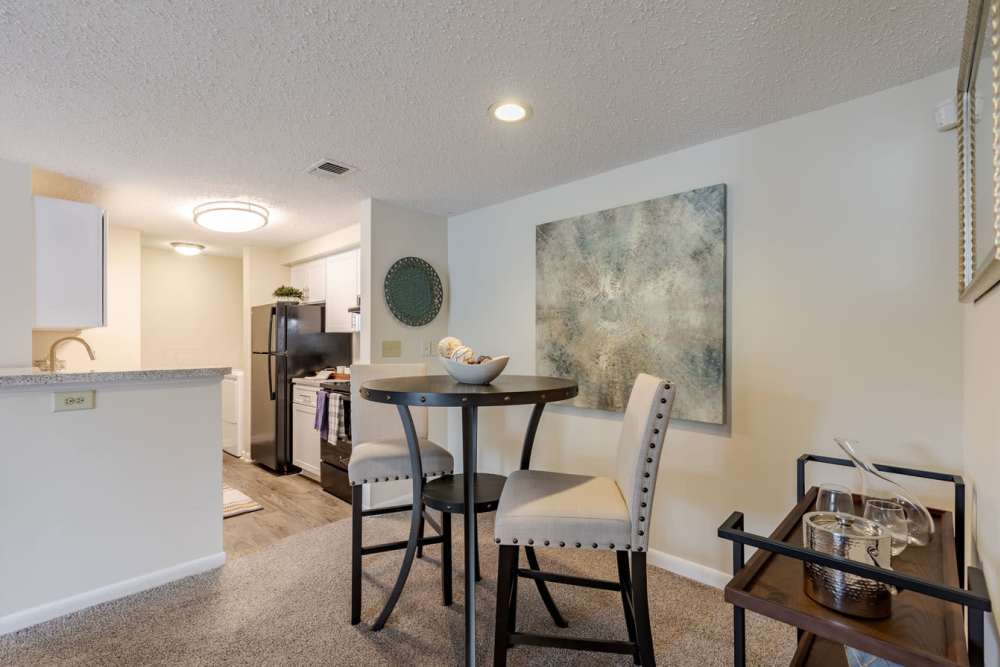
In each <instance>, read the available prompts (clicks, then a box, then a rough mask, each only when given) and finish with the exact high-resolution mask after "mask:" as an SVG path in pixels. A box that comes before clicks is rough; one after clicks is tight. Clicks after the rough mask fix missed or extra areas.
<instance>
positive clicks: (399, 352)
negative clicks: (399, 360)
mask: <svg viewBox="0 0 1000 667" xmlns="http://www.w3.org/2000/svg"><path fill="white" fill-rule="evenodd" d="M382 356H383V357H386V358H389V357H401V356H403V343H402V341H398V340H384V341H382Z"/></svg>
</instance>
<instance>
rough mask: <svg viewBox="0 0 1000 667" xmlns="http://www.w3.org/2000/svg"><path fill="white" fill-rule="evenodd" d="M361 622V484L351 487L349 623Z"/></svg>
mask: <svg viewBox="0 0 1000 667" xmlns="http://www.w3.org/2000/svg"><path fill="white" fill-rule="evenodd" d="M360 622H361V485H360V484H357V485H355V486H353V487H351V625H357V624H358V623H360Z"/></svg>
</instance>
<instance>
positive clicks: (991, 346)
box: [962, 288, 1000, 600]
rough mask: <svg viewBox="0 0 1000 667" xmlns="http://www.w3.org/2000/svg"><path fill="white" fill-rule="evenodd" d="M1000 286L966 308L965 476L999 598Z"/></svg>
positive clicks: (979, 546) (977, 539)
mask: <svg viewBox="0 0 1000 667" xmlns="http://www.w3.org/2000/svg"><path fill="white" fill-rule="evenodd" d="M998 290H1000V288H997V289H994V291H993V292H991V293H990V294H987V295H986V296H985V297H984V298H983V299H982V300H981V301H980V302H979V303H976V304H972V305H969V306H964V307H963V313H962V314H963V318H962V325H963V326H962V333H963V346H962V354H963V359H962V367H963V371H964V373H963V392H964V394H963V402H962V403H963V414H962V416H963V426H964V434H963V435H964V441H965V481H966V484H967V485H968V486H969V487H970V488H971V492H972V516H971V520H970V521H971V527H972V530H971V537H972V542H973V547H974V550H975V552H978V556H979V559H980V561H981V563H982V567H983V572H984V573H985V574H986V582H987V584H988V585H989V588H990V592H991V595H992V597H993V599H994V600H1000V519H998V517H1000V291H998Z"/></svg>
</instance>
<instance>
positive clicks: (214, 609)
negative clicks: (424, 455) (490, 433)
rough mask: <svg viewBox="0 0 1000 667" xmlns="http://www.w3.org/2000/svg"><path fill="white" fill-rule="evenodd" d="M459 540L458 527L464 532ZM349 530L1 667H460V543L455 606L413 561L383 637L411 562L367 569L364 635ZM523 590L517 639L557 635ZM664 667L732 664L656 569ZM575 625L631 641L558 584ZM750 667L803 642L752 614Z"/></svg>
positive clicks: (547, 653)
mask: <svg viewBox="0 0 1000 667" xmlns="http://www.w3.org/2000/svg"><path fill="white" fill-rule="evenodd" d="M455 524H456V525H455V528H456V536H461V535H462V532H461V527H462V522H461V520H457V521H456V522H455ZM365 530H366V533H367V535H366V543H372V542H375V541H388V540H390V539H400V538H402V537H404V536H405V533H406V523H405V521H404V519H403V517H400V516H396V517H375V518H370V519H365ZM480 535H481V536H482V541H483V545H482V566H483V574H484V580H483V581H482V582H481V583H480V584H479V595H478V596H477V603H476V611H477V618H478V626H477V629H478V637H479V650H478V658H479V662H480V663H481V664H483V665H488V664H492V652H493V637H492V628H493V613H494V605H495V597H494V593H495V581H496V548H495V546H494V545H493V543H492V540H491V539H490V538H491V536H492V523H491V521H490V517H483V518H482V520H481V524H480ZM349 548H350V521H349V520H344V521H339V522H337V523H333V524H329V525H327V526H323V527H321V528H316V529H313V530H309V531H306V532H303V533H299V534H297V535H294V536H292V537H289V538H287V539H285V540H282V541H281V542H279V543H277V544H274V545H272V546H269V547H266V548H264V549H261V550H259V551H257V552H255V553H253V554H250V555H248V556H244V557H242V558H238V559H234V560H232V561H230V562H229V563H228V564H227V565H226V566H225V567H224V568H222V569H220V570H218V571H216V572H213V573H209V574H205V575H199V576H197V577H191V578H188V579H185V580H183V581H179V582H175V583H173V584H168V585H166V586H162V587H160V588H157V589H154V590H151V591H147V592H145V593H140V594H138V595H134V596H132V597H129V598H126V599H123V600H118V601H115V602H110V603H107V604H104V605H100V606H98V607H94V608H92V609H88V610H85V611H82V612H78V613H76V614H73V615H70V616H67V617H64V618H61V619H57V620H55V621H50V622H49V623H45V624H43V625H39V626H36V627H34V628H29V629H27V630H23V631H21V632H18V633H15V634H12V635H8V636H6V637H3V638H0V664H2V665H458V664H461V661H462V655H463V654H462V641H463V611H464V608H463V583H462V582H463V580H462V571H463V570H462V567H461V562H460V561H461V554H462V544H461V537H456V541H455V549H454V553H455V580H454V590H455V604H454V605H452V606H451V607H442V606H441V603H440V600H441V598H440V595H441V589H440V580H441V577H440V570H439V567H438V558H439V554H440V548H439V547H428V548H427V550H426V554H425V558H424V560H423V561H419V560H418V561H416V563H415V565H414V567H413V570H412V572H411V575H410V579H409V581H408V582H407V585H406V589H405V590H404V591H403V596H402V598H401V599H400V603H399V605H398V606H397V607H396V611H395V612H394V613H393V615H392V617H391V618H390V619H389V623H388V625H387V626H386V628H385V629H384V630H383V631H381V632H378V633H373V632H371V631H370V630H369V626H368V624H369V623H371V622H372V621H374V619H375V616H376V615H377V614H378V611H379V609H380V608H381V604H382V602H383V600H384V599H385V595H387V593H388V591H389V589H390V588H391V586H392V582H393V581H394V578H395V575H396V573H397V572H398V569H399V563H400V560H401V558H402V552H395V553H388V554H379V555H375V556H368V557H366V558H365V567H366V580H365V585H364V598H363V608H362V618H363V621H362V623H361V625H359V626H353V627H352V626H351V625H350V623H349V599H350V557H349V555H350V551H349ZM539 558H540V559H541V561H542V567H543V568H547V569H561V570H563V571H565V572H568V573H571V574H576V575H581V576H598V577H603V578H614V577H615V560H614V556H613V554H611V553H610V552H592V551H581V552H576V551H561V550H545V549H540V550H539ZM529 583H530V582H527V581H525V580H522V585H521V586H520V591H519V592H520V595H519V603H518V604H519V614H518V615H519V628H521V629H525V630H528V629H530V630H533V631H536V632H546V633H549V632H554V631H558V630H557V629H556V628H554V626H553V625H552V624H551V621H550V620H549V617H548V615H547V614H546V612H545V608H544V607H543V606H542V605H541V602H540V601H539V598H538V594H537V592H536V591H535V590H534V587H533V586H530V585H529ZM649 587H650V588H649V597H650V605H651V607H652V619H653V635H654V639H655V641H656V656H657V660H658V663H659V664H661V665H699V666H702V665H731V664H732V648H731V641H732V613H731V608H730V607H729V605H727V604H725V603H724V602H723V601H722V593H721V591H718V590H715V589H712V588H709V587H706V586H702V585H700V584H696V583H694V582H691V581H689V580H687V579H683V578H681V577H678V576H676V575H673V574H670V573H667V572H664V571H662V570H659V569H656V568H651V571H650V576H649ZM552 590H553V593H554V595H555V597H556V600H557V602H558V603H559V605H560V607H561V608H562V610H563V613H564V615H565V616H566V618H567V620H568V621H569V623H570V627H569V629H567V630H563V631H561V632H565V633H569V634H576V635H582V636H586V635H594V636H601V637H604V638H609V639H627V634H626V631H625V623H624V620H623V617H622V609H621V599H620V597H619V595H618V593H614V592H609V591H597V590H590V589H580V588H573V587H569V586H559V585H555V586H552ZM747 625H748V629H747V633H748V637H749V645H748V650H749V656H750V660H749V662H750V664H754V665H780V664H785V665H787V664H788V661H789V660H790V659H791V655H792V651H793V644H794V638H795V631H794V630H793V629H791V628H789V627H787V626H783V625H780V624H778V623H775V622H773V621H770V620H767V619H763V618H761V617H758V616H755V615H753V614H748V619H747ZM510 664H511V665H557V664H559V665H569V664H573V665H623V666H625V665H631V658H630V657H625V656H609V655H601V654H590V653H579V652H571V651H559V650H555V649H537V648H531V647H518V648H516V649H514V650H512V651H511V653H510Z"/></svg>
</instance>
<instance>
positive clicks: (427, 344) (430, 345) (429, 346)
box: [424, 340, 435, 358]
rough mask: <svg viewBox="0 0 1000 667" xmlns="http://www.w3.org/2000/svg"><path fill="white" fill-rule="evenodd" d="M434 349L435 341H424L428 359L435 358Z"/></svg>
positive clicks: (425, 353)
mask: <svg viewBox="0 0 1000 667" xmlns="http://www.w3.org/2000/svg"><path fill="white" fill-rule="evenodd" d="M434 347H435V346H434V341H432V340H425V341H424V356H425V357H428V358H429V357H433V356H434Z"/></svg>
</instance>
